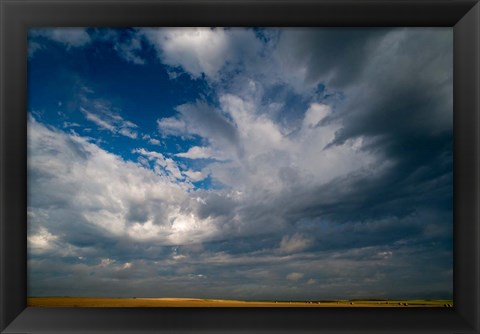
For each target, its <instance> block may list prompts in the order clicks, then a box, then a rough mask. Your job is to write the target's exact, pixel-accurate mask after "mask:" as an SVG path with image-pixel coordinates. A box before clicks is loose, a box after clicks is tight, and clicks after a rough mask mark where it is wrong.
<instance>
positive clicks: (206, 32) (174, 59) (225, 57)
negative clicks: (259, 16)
mask: <svg viewBox="0 0 480 334" xmlns="http://www.w3.org/2000/svg"><path fill="white" fill-rule="evenodd" d="M140 34H142V35H143V36H144V37H145V38H146V40H147V41H148V42H149V43H150V44H151V45H153V46H154V48H155V49H156V51H157V54H158V57H159V58H160V59H161V61H162V62H163V63H164V64H166V65H169V66H172V67H181V68H182V69H183V70H184V71H186V72H187V73H189V74H190V75H191V76H192V77H194V78H198V77H201V76H202V75H205V76H207V77H208V78H211V79H214V80H215V79H217V78H218V77H219V72H220V71H221V70H222V69H224V67H225V66H227V65H229V66H235V65H236V64H238V63H241V62H243V61H245V59H248V58H250V57H253V56H254V55H255V54H256V52H257V50H258V49H259V47H260V41H258V40H257V39H256V38H255V35H254V33H253V31H252V30H245V29H235V28H233V29H223V28H168V29H166V28H160V29H148V28H144V29H141V30H140Z"/></svg>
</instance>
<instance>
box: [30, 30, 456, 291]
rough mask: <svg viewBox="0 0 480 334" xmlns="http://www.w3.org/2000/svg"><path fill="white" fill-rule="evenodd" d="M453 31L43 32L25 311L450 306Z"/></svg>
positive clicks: (33, 105)
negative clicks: (282, 303)
mask: <svg viewBox="0 0 480 334" xmlns="http://www.w3.org/2000/svg"><path fill="white" fill-rule="evenodd" d="M452 50H453V31H452V28H208V27H206V28H128V29H127V28H123V29H109V28H35V29H30V30H29V39H28V111H27V112H28V295H29V296H92V297H185V298H187V297H191V298H215V299H243V300H319V299H321V300H324V299H355V298H379V299H399V298H401V299H450V298H452V295H453V265H452V262H453V257H452V248H453V241H452V239H453V213H452V212H453V176H452V171H453V158H452V141H453V125H452V123H453V103H452V101H453V92H452V77H453V68H452V57H453V55H452Z"/></svg>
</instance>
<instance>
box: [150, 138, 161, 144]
mask: <svg viewBox="0 0 480 334" xmlns="http://www.w3.org/2000/svg"><path fill="white" fill-rule="evenodd" d="M148 142H149V143H150V144H152V145H160V140H158V139H155V138H150V139H149V140H148Z"/></svg>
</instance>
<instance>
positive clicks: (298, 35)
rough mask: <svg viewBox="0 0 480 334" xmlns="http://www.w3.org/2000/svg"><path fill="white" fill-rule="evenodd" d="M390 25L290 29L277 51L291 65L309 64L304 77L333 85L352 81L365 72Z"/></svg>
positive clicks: (301, 65) (351, 82)
mask: <svg viewBox="0 0 480 334" xmlns="http://www.w3.org/2000/svg"><path fill="white" fill-rule="evenodd" d="M389 31H390V29H378V28H360V29H359V28H355V29H352V28H323V29H305V28H298V29H295V28H294V29H287V30H286V31H285V32H283V33H282V34H283V35H282V36H281V37H280V42H279V44H278V51H279V52H280V53H282V54H284V55H287V57H286V58H285V59H286V61H288V62H289V66H292V67H303V66H304V67H306V69H307V71H306V75H305V80H306V81H307V82H318V80H319V78H322V79H326V82H327V83H328V85H329V86H330V85H331V86H332V87H333V88H338V87H342V88H343V87H345V86H348V85H351V84H353V83H354V82H356V81H357V80H358V78H359V77H360V76H361V75H362V73H363V70H364V69H365V63H367V62H368V61H369V58H370V57H371V53H372V50H373V49H374V48H375V47H376V44H377V43H378V41H379V40H380V39H381V38H382V37H384V36H385V35H386V34H388V32H389Z"/></svg>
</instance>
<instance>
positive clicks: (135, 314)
mask: <svg viewBox="0 0 480 334" xmlns="http://www.w3.org/2000/svg"><path fill="white" fill-rule="evenodd" d="M0 15H1V16H0V23H1V40H0V50H1V63H0V64H1V65H0V66H1V68H0V73H1V81H0V85H1V90H0V94H1V95H0V101H1V112H0V135H1V136H0V144H1V145H0V156H1V158H0V159H1V160H0V161H1V167H0V168H1V169H0V172H1V174H0V187H1V193H0V215H1V216H0V220H1V222H0V223H1V225H0V227H1V230H0V237H1V240H0V246H1V248H0V252H1V253H0V259H1V260H0V261H1V262H0V263H1V272H0V283H1V285H0V331H1V333H50V332H51V333H54V332H55V333H70V332H75V333H84V332H85V333H106V332H122V333H127V332H132V333H133V332H135V333H138V332H158V333H194V332H195V333H196V332H219V333H220V332H221V333H263V332H269V333H286V332H288V333H303V332H319V333H340V332H342V333H347V332H348V333H350V332H353V333H355V332H385V333H389V332H392V333H393V332H395V333H403V332H405V333H447V332H448V333H464V334H467V333H480V320H479V319H480V317H479V314H480V307H479V300H480V298H479V297H480V288H479V282H480V275H479V264H480V256H479V255H480V240H479V232H480V228H479V204H480V202H479V188H480V187H479V181H480V179H479V172H480V164H479V159H480V154H479V139H480V138H479V136H480V126H479V125H480V123H479V111H480V109H479V106H480V101H479V96H480V4H479V3H478V1H475V0H416V1H409V0H395V1H384V0H373V1H372V0H348V1H343V0H337V1H321V0H318V1H313V0H309V1H305V0H300V1H294V0H280V1H270V0H245V1H237V0H229V1H217V0H197V1H192V0H177V1H171V0H170V1H169V0H165V1H151V0H147V1H146V0H140V1H135V0H121V1H108V0H107V1H105V0H104V1H91V0H83V1H82V0H64V1H55V0H53V1H48V0H35V1H24V0H0ZM34 26H82V27H83V26H110V27H113V26H417V27H421V26H448V27H453V29H454V223H455V235H454V307H453V308H420V309H417V308H375V309H373V308H372V309H371V308H313V309H302V308H287V309H283V308H266V309H258V308H242V309H236V308H214V309H212V308H208V309H207V308H181V309H177V308H146V309H143V308H32V307H26V287H27V285H26V281H27V277H26V275H27V268H26V250H27V245H26V213H27V210H26V205H27V204H26V203H27V200H26V198H27V195H26V192H27V173H26V170H27V168H26V166H27V152H26V147H27V146H26V135H27V134H26V128H27V127H26V125H27V119H26V117H27V113H26V110H27V105H26V103H27V100H26V87H27V86H26V77H27V76H26V71H27V69H26V67H27V29H28V28H29V27H34Z"/></svg>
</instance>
